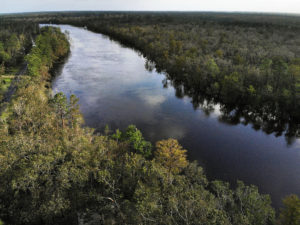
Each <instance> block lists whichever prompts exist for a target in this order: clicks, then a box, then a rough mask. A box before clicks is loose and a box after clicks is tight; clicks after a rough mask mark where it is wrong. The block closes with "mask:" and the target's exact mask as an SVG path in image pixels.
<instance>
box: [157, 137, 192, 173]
mask: <svg viewBox="0 0 300 225" xmlns="http://www.w3.org/2000/svg"><path fill="white" fill-rule="evenodd" d="M186 152H187V151H186V150H184V149H183V148H182V146H181V145H180V144H179V143H178V141H177V140H175V139H168V140H162V141H158V142H157V143H156V151H155V160H156V161H157V162H159V163H161V164H162V165H163V166H164V167H165V168H166V169H167V170H168V171H169V172H171V173H174V174H176V173H179V172H180V171H181V170H182V169H183V168H185V167H186V166H187V165H188V161H187V159H186Z"/></svg>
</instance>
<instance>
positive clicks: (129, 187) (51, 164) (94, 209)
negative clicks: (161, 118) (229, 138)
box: [0, 27, 300, 225]
mask: <svg viewBox="0 0 300 225" xmlns="http://www.w3.org/2000/svg"><path fill="white" fill-rule="evenodd" d="M68 51H69V44H68V41H67V39H66V37H65V36H64V35H62V34H61V32H60V30H59V29H58V28H50V27H45V28H42V30H41V34H40V35H39V36H38V37H37V41H36V46H35V47H34V48H33V49H32V50H31V52H30V54H29V56H28V57H27V60H28V64H29V65H28V66H29V68H34V69H31V70H30V71H31V72H30V74H31V76H30V78H29V79H24V80H22V83H20V84H19V88H18V91H17V93H16V96H15V98H14V100H13V101H12V102H11V105H10V113H9V115H8V117H7V119H6V121H2V122H1V129H0V165H1V166H0V218H1V219H2V220H3V221H4V223H5V224H80V223H84V222H85V223H86V222H90V223H96V224H214V225H217V224H224V225H225V224H226V225H227V224H228V225H229V224H235V225H242V224H245V225H246V224H247V225H248V224H253V225H254V224H255V225H269V224H275V223H276V219H275V212H274V209H272V207H271V205H270V204H271V200H270V197H269V196H267V195H261V194H259V192H258V190H257V188H256V187H254V186H246V185H244V184H243V183H242V182H238V183H237V185H236V187H235V188H234V189H231V188H230V187H229V184H228V183H224V182H221V181H212V182H210V181H208V180H207V179H206V177H205V175H204V173H203V170H202V168H201V167H199V166H198V165H197V163H195V162H194V163H191V162H188V161H187V159H186V150H184V149H183V148H182V147H181V146H180V144H179V143H178V142H177V141H176V140H174V139H168V140H162V141H159V142H157V143H156V145H155V146H152V145H151V143H149V142H148V141H146V140H145V139H144V138H143V136H142V134H141V132H140V131H139V130H138V129H136V127H135V126H129V127H128V129H127V130H125V131H123V132H121V131H119V130H117V131H116V132H112V131H110V130H109V128H107V129H105V131H104V134H95V133H94V131H93V130H92V129H90V128H88V127H83V126H82V125H83V119H82V115H81V113H80V111H79V106H78V104H77V101H78V99H77V98H76V97H75V96H73V95H72V96H71V97H70V99H67V98H66V96H65V95H63V94H62V93H58V94H56V95H54V96H53V95H52V94H51V90H50V89H49V88H47V86H48V85H46V84H47V83H48V82H49V78H50V74H49V69H50V68H51V66H52V65H53V64H54V63H55V62H57V61H58V60H59V59H60V58H62V57H65V56H66V55H67V54H68ZM33 59H39V60H37V61H36V60H33ZM299 202H300V200H299V199H298V197H297V196H291V197H289V198H287V199H286V201H285V202H284V203H285V205H286V208H285V210H283V211H282V213H281V216H280V217H279V219H278V221H277V223H279V224H284V225H286V224H298V221H299V214H298V212H299Z"/></svg>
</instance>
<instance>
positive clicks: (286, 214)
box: [279, 195, 300, 225]
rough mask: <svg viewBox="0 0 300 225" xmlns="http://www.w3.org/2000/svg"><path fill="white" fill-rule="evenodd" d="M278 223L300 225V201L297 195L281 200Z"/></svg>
mask: <svg viewBox="0 0 300 225" xmlns="http://www.w3.org/2000/svg"><path fill="white" fill-rule="evenodd" d="M283 204H284V208H283V209H282V210H281V213H280V217H279V223H280V224H282V225H300V199H299V198H298V196H297V195H290V196H288V197H286V198H285V199H284V200H283Z"/></svg>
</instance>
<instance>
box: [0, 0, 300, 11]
mask: <svg viewBox="0 0 300 225" xmlns="http://www.w3.org/2000/svg"><path fill="white" fill-rule="evenodd" d="M68 10H100V11H101V10H113V11H119V10H125V11H128V10H129V11H139V10H141V11H229V12H233V11H234V12H236V11H239V12H281V13H297V14H298V13H300V0H0V13H11V12H36V11H68Z"/></svg>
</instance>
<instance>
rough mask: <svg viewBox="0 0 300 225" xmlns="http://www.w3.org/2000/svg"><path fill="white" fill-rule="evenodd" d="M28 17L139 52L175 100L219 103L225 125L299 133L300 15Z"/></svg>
mask: <svg viewBox="0 0 300 225" xmlns="http://www.w3.org/2000/svg"><path fill="white" fill-rule="evenodd" d="M25 17H27V19H29V20H32V21H37V22H44V23H58V24H72V25H75V26H81V27H84V26H86V27H87V28H88V29H90V30H92V31H96V32H100V33H103V34H107V35H109V36H110V37H111V38H113V39H116V40H118V41H120V42H121V43H123V44H125V45H128V46H131V47H134V48H135V49H138V50H139V51H141V53H142V54H144V56H146V57H147V58H148V59H149V60H150V61H152V62H154V63H155V65H156V68H157V70H158V71H165V72H167V74H168V76H167V78H168V79H169V80H171V81H172V85H173V86H174V87H175V88H176V95H177V96H178V97H182V96H184V95H186V96H190V97H191V98H192V103H193V105H194V107H195V108H197V107H199V106H201V105H204V104H207V102H208V104H210V103H216V102H217V103H221V105H222V107H221V108H222V112H223V115H222V118H221V119H222V120H223V121H226V122H230V123H239V122H240V121H242V120H241V118H243V121H244V123H246V124H247V123H249V122H250V123H252V124H253V125H254V128H255V129H263V130H264V131H265V132H267V133H273V132H275V133H276V134H277V135H282V134H286V135H287V136H294V135H298V134H299V124H300V100H299V99H300V17H298V16H291V15H271V14H270V15H268V14H226V13H196V12H195V13H179V12H178V13H167V12H165V13H164V12H160V13H151V12H142V13H141V12H140V13H139V12H127V13H126V12H93V13H88V12H81V13H79V12H78V13H75V12H73V13H72V12H70V13H56V14H55V13H41V14H40V13H36V14H28V15H26V16H25ZM10 19H12V20H14V21H18V20H21V19H23V17H22V16H18V15H15V16H11V17H10ZM166 83H167V82H166Z"/></svg>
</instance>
